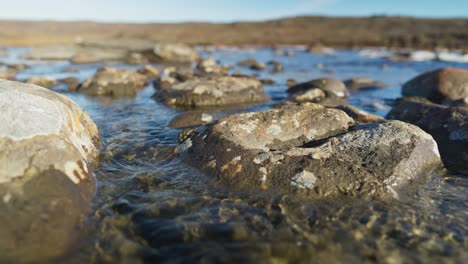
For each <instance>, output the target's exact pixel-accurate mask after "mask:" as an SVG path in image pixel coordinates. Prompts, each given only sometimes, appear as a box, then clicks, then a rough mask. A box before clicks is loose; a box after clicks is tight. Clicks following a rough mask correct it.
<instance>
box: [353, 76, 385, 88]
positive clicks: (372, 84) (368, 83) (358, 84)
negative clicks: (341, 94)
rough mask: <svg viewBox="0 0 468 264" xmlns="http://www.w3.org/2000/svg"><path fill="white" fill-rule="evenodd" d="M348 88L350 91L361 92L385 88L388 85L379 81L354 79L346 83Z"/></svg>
mask: <svg viewBox="0 0 468 264" xmlns="http://www.w3.org/2000/svg"><path fill="white" fill-rule="evenodd" d="M344 84H345V85H346V88H348V90H350V91H359V90H366V89H375V88H385V87H387V84H385V83H383V82H379V81H375V80H372V79H371V78H364V77H358V78H352V79H349V80H346V81H344Z"/></svg>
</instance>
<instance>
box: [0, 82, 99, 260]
mask: <svg viewBox="0 0 468 264" xmlns="http://www.w3.org/2000/svg"><path fill="white" fill-rule="evenodd" d="M0 108H1V112H2V115H1V117H0V120H1V122H0V167H1V170H0V197H1V199H0V226H1V228H0V262H3V261H7V262H8V261H10V262H11V261H14V262H28V261H33V260H34V261H45V260H48V259H51V258H54V257H57V256H61V255H64V254H66V253H67V252H68V251H69V250H72V249H73V247H74V246H75V243H76V241H77V239H78V237H79V234H78V232H77V231H78V227H79V225H80V223H81V222H82V220H83V217H84V216H85V215H86V213H87V210H88V209H89V206H90V201H91V198H92V197H93V194H94V176H93V173H92V171H91V166H90V163H91V162H92V161H93V159H94V158H96V157H97V155H98V154H99V141H100V139H99V132H98V129H97V127H96V125H95V124H94V123H93V121H92V120H91V119H90V117H89V116H88V115H87V114H86V113H85V112H84V111H83V110H82V109H81V108H80V107H78V106H77V105H76V104H75V103H73V102H72V101H71V100H69V99H68V98H66V97H65V96H62V95H59V94H56V93H54V92H52V91H50V90H48V89H45V88H41V87H39V86H35V85H30V84H23V83H18V82H11V81H5V80H0Z"/></svg>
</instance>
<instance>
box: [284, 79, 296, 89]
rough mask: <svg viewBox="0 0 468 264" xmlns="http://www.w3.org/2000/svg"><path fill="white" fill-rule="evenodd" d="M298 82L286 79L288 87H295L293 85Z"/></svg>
mask: <svg viewBox="0 0 468 264" xmlns="http://www.w3.org/2000/svg"><path fill="white" fill-rule="evenodd" d="M296 84H297V82H296V80H294V79H287V80H286V85H287V86H288V87H293V86H294V85H296Z"/></svg>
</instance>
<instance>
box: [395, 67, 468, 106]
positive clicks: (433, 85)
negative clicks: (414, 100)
mask: <svg viewBox="0 0 468 264" xmlns="http://www.w3.org/2000/svg"><path fill="white" fill-rule="evenodd" d="M402 93H403V95H405V96H422V97H425V98H427V99H429V100H431V101H433V102H436V103H442V102H447V101H453V100H459V99H463V98H465V97H467V96H468V70H465V69H457V68H442V69H438V70H435V71H432V72H427V73H424V74H421V75H419V76H417V77H416V78H414V79H412V80H410V81H408V82H407V83H405V84H404V85H403V89H402Z"/></svg>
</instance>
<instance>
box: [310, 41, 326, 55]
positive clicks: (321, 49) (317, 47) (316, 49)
mask: <svg viewBox="0 0 468 264" xmlns="http://www.w3.org/2000/svg"><path fill="white" fill-rule="evenodd" d="M306 50H307V52H309V53H318V54H322V53H325V52H326V51H327V48H326V47H325V46H323V45H322V44H320V43H316V44H313V45H311V46H309V47H307V49H306Z"/></svg>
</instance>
